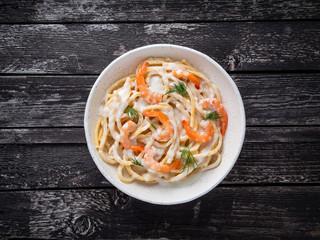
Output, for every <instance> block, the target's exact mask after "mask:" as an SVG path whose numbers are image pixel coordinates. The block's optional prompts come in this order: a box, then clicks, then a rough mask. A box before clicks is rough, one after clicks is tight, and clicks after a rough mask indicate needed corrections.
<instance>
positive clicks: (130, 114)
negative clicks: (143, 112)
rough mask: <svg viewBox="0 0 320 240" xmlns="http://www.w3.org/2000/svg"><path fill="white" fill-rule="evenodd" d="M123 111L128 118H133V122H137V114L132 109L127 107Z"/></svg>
mask: <svg viewBox="0 0 320 240" xmlns="http://www.w3.org/2000/svg"><path fill="white" fill-rule="evenodd" d="M124 111H125V113H126V114H127V115H128V116H129V118H133V119H134V120H136V121H139V112H138V111H137V110H135V109H134V108H133V107H130V106H128V107H127V108H126V110H124Z"/></svg>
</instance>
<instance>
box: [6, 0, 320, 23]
mask: <svg viewBox="0 0 320 240" xmlns="http://www.w3.org/2000/svg"><path fill="white" fill-rule="evenodd" d="M319 11H320V5H319V2H318V1H310V0H304V1H298V0H290V1H279V0H272V1H263V0H258V1H253V0H251V1H227V0H222V1H191V0H188V1H186V0H184V1H174V0H166V1H161V2H160V1H155V0H154V1H141V0H135V1H129V2H128V1H102V0H98V1H97V0H87V1H76V0H70V1H62V2H61V1H59V0H54V1H52V0H44V1H38V0H32V1H30V0H28V1H27V0H14V1H5V0H2V1H0V22H2V23H19V22H32V23H37V22H93V23H94V22H130V21H139V22H141V21H143V22H145V21H148V22H157V21H161V22H163V21H164V22H171V21H244V20H288V19H319Z"/></svg>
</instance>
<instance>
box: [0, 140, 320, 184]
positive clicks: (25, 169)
mask: <svg viewBox="0 0 320 240" xmlns="http://www.w3.org/2000/svg"><path fill="white" fill-rule="evenodd" d="M319 148H320V143H319V142H314V143H268V142H265V143H257V142H253V143H245V144H244V146H243V149H242V152H241V154H240V157H239V159H238V161H237V163H236V165H235V167H234V168H233V170H232V171H231V172H230V173H229V175H228V176H227V178H226V179H225V180H224V181H223V183H222V184H273V183H288V184H292V183H300V184H304V183H320V162H319V159H320V152H319ZM115 171H116V169H115ZM102 186H110V184H109V183H108V182H107V181H106V180H105V179H104V177H103V176H102V175H101V174H100V173H99V171H98V169H97V167H96V166H95V164H94V162H93V160H92V159H91V156H90V154H89V152H88V150H87V146H86V145H85V144H40V145H39V144H37V145H1V148H0V190H1V189H2V190H9V189H37V188H70V187H72V188H78V187H102Z"/></svg>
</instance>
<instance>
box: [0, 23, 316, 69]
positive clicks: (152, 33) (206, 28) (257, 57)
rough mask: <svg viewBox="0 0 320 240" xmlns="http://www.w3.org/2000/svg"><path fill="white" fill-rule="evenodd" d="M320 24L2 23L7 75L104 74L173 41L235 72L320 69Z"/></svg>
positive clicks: (1, 55)
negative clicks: (134, 53) (117, 62)
mask: <svg viewBox="0 0 320 240" xmlns="http://www.w3.org/2000/svg"><path fill="white" fill-rule="evenodd" d="M319 29H320V22H317V21H315V22H310V21H301V22H245V23H244V22H240V23H239V22H222V23H190V24H187V23H172V24H142V23H134V24H64V25H61V24H35V25H1V26H0V39H2V41H1V42H0V69H1V73H15V74H16V73H18V74H26V73H28V74H32V73H38V74H39V73H42V74H43V73H46V74H47V73H54V74H99V73H100V72H101V71H102V70H103V69H104V68H105V67H106V66H107V65H108V64H109V63H110V62H111V61H112V60H114V59H115V58H116V57H118V56H120V55H122V54H123V53H125V52H127V51H129V50H131V49H134V48H136V47H141V46H144V45H148V44H155V43H171V44H178V45H183V46H187V47H191V48H194V49H196V50H199V51H201V52H204V53H206V54H207V55H209V56H210V57H212V58H213V59H215V60H216V61H217V62H218V63H219V64H221V65H222V66H223V67H224V68H225V69H227V70H229V71H270V70H272V71H282V70H286V71H290V70H294V71H297V70H303V71H305V70H320V68H319V66H320V64H319V63H320V60H319V59H320V58H319V51H320V47H319V46H320V38H319Z"/></svg>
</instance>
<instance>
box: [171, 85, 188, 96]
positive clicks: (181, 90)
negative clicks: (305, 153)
mask: <svg viewBox="0 0 320 240" xmlns="http://www.w3.org/2000/svg"><path fill="white" fill-rule="evenodd" d="M172 92H177V93H179V94H180V95H181V96H183V97H187V96H189V94H188V92H187V86H186V85H185V84H184V83H183V82H179V83H178V85H177V84H174V86H173V88H171V89H170V91H168V92H167V93H166V94H169V93H172ZM166 94H165V95H166Z"/></svg>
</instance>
